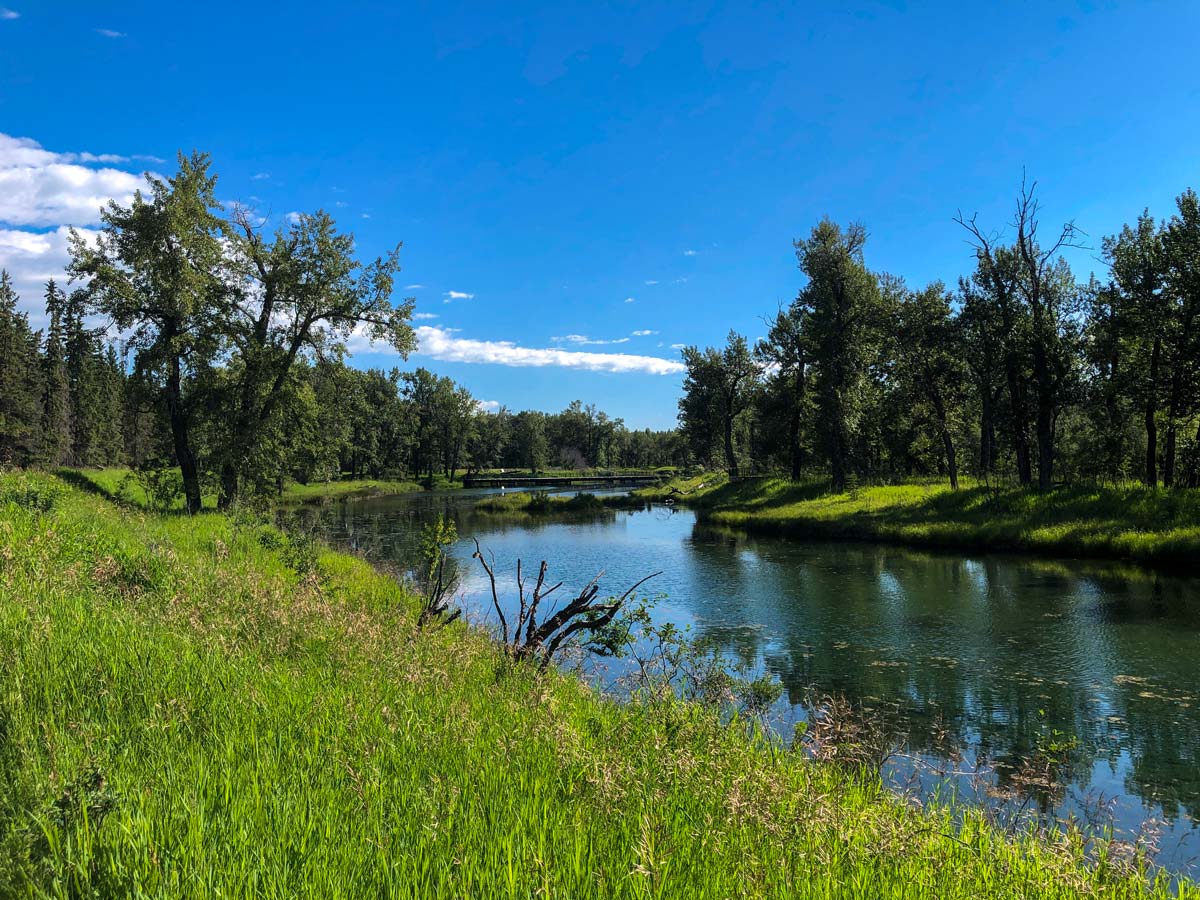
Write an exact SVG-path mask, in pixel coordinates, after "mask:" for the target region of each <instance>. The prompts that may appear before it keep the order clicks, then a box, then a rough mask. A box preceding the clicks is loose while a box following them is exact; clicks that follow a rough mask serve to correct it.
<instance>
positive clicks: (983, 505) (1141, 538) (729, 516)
mask: <svg viewBox="0 0 1200 900" xmlns="http://www.w3.org/2000/svg"><path fill="white" fill-rule="evenodd" d="M701 483H704V484H705V485H706V486H705V487H704V488H699V485H700V484H701ZM672 489H675V490H677V491H686V492H690V493H672ZM635 496H636V497H638V498H640V499H643V500H664V499H667V498H673V499H675V500H676V501H677V502H683V503H687V504H688V505H690V506H694V507H696V508H697V509H699V510H702V511H703V514H704V515H705V516H706V518H707V519H708V520H709V521H711V522H714V523H716V524H721V525H728V526H731V527H736V528H744V529H748V530H754V531H761V532H774V533H779V534H788V535H794V536H800V537H819V538H832V539H854V540H884V541H896V542H901V543H907V544H915V545H923V546H937V547H947V548H955V549H964V550H978V549H983V550H1003V551H1008V550H1014V551H1027V552H1037V553H1047V554H1054V555H1060V556H1084V557H1096V558H1112V559H1128V560H1136V561H1139V562H1145V563H1155V564H1163V565H1175V566H1192V565H1194V564H1195V560H1196V558H1197V556H1198V555H1200V491H1195V490H1179V491H1167V490H1163V489H1154V488H1147V487H1143V486H1141V485H1134V484H1129V485H1123V486H1063V487H1057V488H1054V489H1053V490H1049V491H1036V490H1029V489H1022V488H1019V487H999V488H996V487H992V488H989V487H987V486H985V485H982V484H979V483H973V482H967V483H965V485H964V486H963V487H962V488H960V489H959V490H957V491H952V490H950V489H949V487H947V486H945V485H944V484H941V483H935V482H932V481H926V482H915V483H909V484H899V485H887V486H873V487H863V488H860V489H857V490H852V491H846V492H842V493H831V492H829V490H828V489H827V487H826V486H825V484H824V483H822V482H815V481H814V482H801V483H793V482H790V481H787V480H785V479H749V480H745V481H739V482H736V483H729V481H728V479H727V478H726V477H725V476H723V475H716V476H712V475H710V476H699V477H697V478H694V479H691V480H690V481H688V482H671V483H670V484H668V485H666V486H664V487H660V488H649V489H646V490H643V491H638V492H636V495H635Z"/></svg>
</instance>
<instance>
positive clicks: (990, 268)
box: [955, 176, 1085, 488]
mask: <svg viewBox="0 0 1200 900" xmlns="http://www.w3.org/2000/svg"><path fill="white" fill-rule="evenodd" d="M1036 194H1037V182H1036V181H1034V182H1029V181H1027V179H1026V178H1025V177H1024V176H1022V178H1021V190H1020V192H1019V193H1018V195H1017V206H1016V212H1015V214H1014V217H1013V222H1012V227H1013V228H1014V229H1015V230H1016V233H1017V239H1016V244H1015V245H1014V246H1012V247H1006V246H1004V245H1003V244H1002V243H1001V236H1000V235H999V234H997V233H996V232H985V231H984V230H983V229H982V228H981V227H980V226H979V224H978V221H977V216H971V218H969V219H967V218H964V217H963V215H962V213H961V212H960V213H959V214H958V215H957V216H956V217H955V221H956V222H957V223H958V224H959V225H961V226H962V227H963V228H965V229H966V230H967V232H968V233H969V234H970V235H971V237H970V243H971V246H972V247H973V248H974V249H975V255H976V258H977V259H978V261H979V270H978V273H977V278H978V280H979V281H980V282H981V286H983V287H986V288H987V289H988V291H989V292H990V294H991V295H992V297H993V298H994V300H995V303H996V305H997V307H998V309H999V312H1000V319H1001V324H1002V329H1003V332H1002V335H1001V343H1002V344H1003V350H1004V368H1005V376H1006V380H1007V382H1008V393H1009V400H1010V403H1009V408H1010V410H1011V412H1012V418H1013V422H1012V429H1013V444H1014V448H1015V449H1016V454H1017V473H1018V477H1019V478H1020V481H1021V483H1022V484H1030V483H1032V481H1033V475H1032V465H1031V459H1030V448H1029V439H1028V436H1027V433H1026V429H1027V427H1028V425H1027V423H1028V415H1027V402H1028V398H1027V391H1026V388H1025V385H1024V379H1023V378H1022V377H1021V373H1020V369H1021V356H1022V348H1020V347H1019V346H1018V343H1017V340H1016V333H1017V316H1018V305H1019V303H1020V301H1022V300H1023V301H1024V304H1025V306H1026V307H1027V309H1028V313H1029V317H1030V323H1031V325H1032V339H1031V340H1030V341H1029V347H1028V354H1029V358H1030V359H1031V362H1032V368H1033V393H1034V426H1035V432H1036V438H1037V449H1038V486H1039V487H1041V488H1048V487H1050V485H1051V484H1052V482H1053V472H1054V431H1055V423H1056V418H1057V413H1058V410H1059V406H1060V404H1061V394H1062V375H1061V373H1060V372H1059V368H1060V367H1059V366H1058V365H1056V362H1055V357H1056V352H1057V349H1058V347H1057V344H1058V339H1059V331H1058V327H1059V318H1060V310H1059V309H1058V308H1057V306H1056V304H1057V302H1058V298H1057V297H1056V290H1055V288H1054V287H1053V286H1052V285H1051V284H1050V282H1051V276H1052V272H1053V268H1054V266H1055V265H1057V262H1058V257H1059V256H1060V254H1061V252H1062V251H1063V250H1065V249H1066V248H1068V247H1073V248H1083V247H1084V246H1085V244H1083V243H1082V242H1081V240H1080V239H1081V238H1082V237H1083V236H1084V233H1083V231H1081V230H1080V229H1079V228H1078V226H1076V225H1075V223H1074V222H1067V223H1066V224H1065V225H1063V226H1062V228H1061V229H1060V231H1059V233H1058V236H1057V238H1056V239H1055V240H1054V241H1052V242H1051V243H1050V244H1049V245H1047V246H1046V247H1044V248H1043V247H1042V246H1040V245H1039V244H1038V240H1037V235H1038V218H1039V213H1040V211H1041V205H1040V203H1039V202H1038V200H1037V196H1036Z"/></svg>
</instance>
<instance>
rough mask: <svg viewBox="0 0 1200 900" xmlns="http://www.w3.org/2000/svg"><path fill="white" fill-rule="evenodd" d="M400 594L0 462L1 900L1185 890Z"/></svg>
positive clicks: (275, 545)
mask: <svg viewBox="0 0 1200 900" xmlns="http://www.w3.org/2000/svg"><path fill="white" fill-rule="evenodd" d="M418 606H419V603H418V600H417V598H416V597H414V595H413V593H412V591H411V590H410V589H409V588H408V587H406V586H405V585H403V584H401V583H399V582H397V581H395V580H393V579H392V578H389V577H387V576H385V575H383V574H381V573H378V572H376V571H375V570H374V569H372V568H371V567H370V566H369V565H368V564H367V563H365V562H364V561H362V560H359V559H357V558H353V557H350V556H346V555H342V554H339V553H334V552H331V551H329V550H327V549H325V548H323V547H321V546H319V545H313V544H311V543H309V542H306V541H304V540H301V539H297V538H293V537H289V536H287V535H285V534H282V533H280V532H279V531H277V530H276V529H275V528H273V527H272V526H270V525H267V524H264V523H263V522H262V521H260V520H257V519H255V518H254V517H252V516H249V515H233V516H226V515H222V514H217V513H215V512H205V513H202V514H200V515H199V516H196V517H187V516H183V515H178V514H173V513H169V512H168V513H156V512H151V511H148V510H145V509H141V508H138V507H136V506H133V505H121V506H118V505H116V504H114V503H113V502H111V501H109V500H107V499H105V498H104V497H102V496H100V495H98V494H97V493H95V492H88V491H86V490H83V489H81V488H79V487H77V486H75V485H73V484H69V483H68V482H66V481H64V480H63V479H61V478H56V477H53V476H49V475H41V474H3V473H0V671H3V672H4V673H5V674H4V678H3V680H0V896H4V897H10V896H11V897H38V898H41V897H61V898H67V897H85V896H86V897H163V898H190V897H195V898H210V897H218V896H219V897H238V898H240V897H255V898H283V897H322V898H324V897H330V898H334V897H337V898H351V897H354V898H357V897H366V896H371V897H421V898H437V897H446V898H460V897H513V898H517V897H522V898H524V897H535V896H537V897H577V898H583V897H605V898H626V897H628V898H667V897H671V898H674V897H679V898H727V897H814V898H832V897H906V898H934V897H937V898H967V897H971V898H975V897H1006V898H1007V897H1012V898H1017V897H1039V898H1075V897H1094V898H1131V897H1144V896H1150V897H1168V896H1172V897H1186V898H1198V897H1200V889H1197V888H1196V887H1194V886H1192V885H1190V884H1178V885H1172V884H1171V882H1170V881H1169V880H1168V879H1167V877H1166V876H1164V875H1155V874H1154V873H1152V872H1151V871H1150V870H1149V869H1147V868H1146V867H1145V866H1144V865H1143V864H1142V863H1141V862H1140V861H1139V859H1138V857H1137V855H1136V854H1130V853H1128V852H1126V850H1125V849H1124V848H1120V847H1117V846H1107V845H1104V844H1093V845H1090V847H1089V851H1090V852H1089V853H1087V854H1085V845H1084V842H1083V839H1082V838H1081V836H1080V835H1078V834H1073V833H1064V834H1061V835H1057V836H1056V835H1041V836H1038V835H1030V834H1024V835H1010V834H1006V833H1004V832H1002V831H1000V830H997V829H996V828H994V827H993V826H992V825H990V824H989V823H988V822H987V820H986V819H985V817H984V816H983V815H981V814H976V813H972V812H965V813H963V812H959V813H957V814H955V813H952V812H950V811H949V810H948V809H940V808H934V809H926V810H922V809H917V808H915V807H913V806H910V805H908V804H906V803H904V802H902V801H901V800H900V799H898V798H896V797H894V796H893V795H892V794H890V793H889V792H888V791H887V790H885V789H884V788H883V786H882V785H881V783H880V782H879V780H878V778H877V777H875V776H873V775H871V774H870V773H868V772H864V771H860V770H855V769H852V768H849V767H845V766H835V765H832V764H829V763H818V762H815V761H813V760H811V759H808V758H806V757H805V755H804V754H802V753H799V752H792V751H787V750H784V749H782V748H781V747H780V746H778V744H777V743H776V742H773V741H772V740H770V739H769V738H768V737H767V736H766V735H764V734H763V733H762V732H761V731H759V730H758V729H757V728H756V727H754V725H753V724H752V723H751V722H749V721H746V720H742V719H738V718H735V719H734V720H733V721H732V722H730V721H728V720H727V719H725V720H723V719H722V718H721V717H720V716H719V715H718V714H717V713H716V712H715V711H714V710H712V709H710V708H707V707H702V706H697V705H694V704H689V703H684V702H682V701H679V700H678V699H676V698H674V697H673V696H672V695H669V694H661V693H650V694H645V695H640V696H635V697H634V698H633V699H632V700H629V701H627V702H621V703H618V702H616V701H614V700H613V699H611V698H607V697H605V696H602V695H600V694H599V693H597V692H596V691H595V690H594V689H592V688H591V687H589V686H588V685H586V684H585V683H583V682H582V681H580V680H578V679H577V678H575V677H573V676H572V675H570V674H565V673H559V672H556V671H553V670H551V671H550V672H548V673H546V674H545V675H543V676H538V675H536V674H535V673H534V672H533V671H532V670H531V669H530V668H529V667H528V666H524V665H519V664H515V663H513V662H512V661H511V660H509V659H508V658H506V657H505V656H504V654H503V653H501V652H500V650H499V649H498V647H497V646H496V644H495V643H494V642H493V641H492V640H491V639H490V637H489V636H488V634H486V633H485V632H483V631H481V630H479V629H473V628H470V627H467V626H464V625H462V624H461V623H458V624H455V625H452V626H449V627H446V628H432V629H420V628H418V627H417V624H416V610H417V608H418ZM1085 856H1086V857H1087V858H1085Z"/></svg>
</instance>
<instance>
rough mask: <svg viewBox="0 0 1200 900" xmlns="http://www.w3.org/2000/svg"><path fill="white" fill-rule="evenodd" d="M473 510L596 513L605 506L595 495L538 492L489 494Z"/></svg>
mask: <svg viewBox="0 0 1200 900" xmlns="http://www.w3.org/2000/svg"><path fill="white" fill-rule="evenodd" d="M475 509H477V510H479V511H480V512H493V513H550V512H597V511H599V510H603V509H605V504H604V503H603V502H602V500H601V498H599V497H597V496H596V495H595V494H588V493H579V494H574V495H572V496H570V497H567V496H563V495H559V494H546V493H542V492H538V491H533V492H530V491H517V492H515V493H512V494H491V495H490V496H487V497H484V498H483V499H482V500H480V501H479V502H477V503H476V504H475Z"/></svg>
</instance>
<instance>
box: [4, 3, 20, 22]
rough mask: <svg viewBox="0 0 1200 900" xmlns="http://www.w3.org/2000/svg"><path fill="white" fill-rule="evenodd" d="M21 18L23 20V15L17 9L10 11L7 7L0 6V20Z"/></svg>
mask: <svg viewBox="0 0 1200 900" xmlns="http://www.w3.org/2000/svg"><path fill="white" fill-rule="evenodd" d="M19 18H21V14H20V13H19V12H17V11H16V10H15V9H8V8H7V7H4V6H0V19H6V20H7V19H19Z"/></svg>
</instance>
